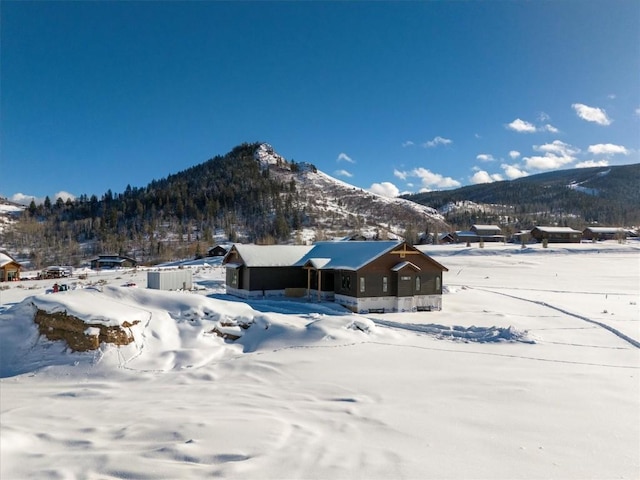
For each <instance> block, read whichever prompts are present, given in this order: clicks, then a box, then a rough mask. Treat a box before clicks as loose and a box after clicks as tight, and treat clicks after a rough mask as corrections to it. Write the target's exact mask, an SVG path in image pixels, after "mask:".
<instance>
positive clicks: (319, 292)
mask: <svg viewBox="0 0 640 480" xmlns="http://www.w3.org/2000/svg"><path fill="white" fill-rule="evenodd" d="M247 247H248V248H247ZM223 263H224V264H226V265H227V292H228V293H231V294H233V295H239V296H245V297H246V296H255V295H256V294H257V295H260V296H270V295H282V296H301V295H302V296H304V295H306V296H307V297H308V298H316V299H318V300H320V299H323V300H328V301H335V302H336V303H339V304H341V305H344V306H345V307H347V308H349V309H350V310H352V311H354V312H359V313H367V312H397V311H400V312H406V311H416V310H440V309H441V308H442V273H443V272H445V271H447V268H446V267H444V266H442V265H441V264H439V263H438V262H436V261H435V260H434V259H432V258H431V257H429V256H428V255H426V254H425V253H423V252H421V251H420V250H418V249H417V248H415V247H413V246H411V245H409V244H407V243H405V242H398V241H379V242H362V241H360V242H359V241H351V242H318V243H316V244H315V245H313V246H306V247H299V246H255V245H234V246H233V247H232V248H231V250H230V251H229V253H228V254H227V256H226V257H225V259H224V260H223Z"/></svg>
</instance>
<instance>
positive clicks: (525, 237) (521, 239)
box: [511, 230, 531, 243]
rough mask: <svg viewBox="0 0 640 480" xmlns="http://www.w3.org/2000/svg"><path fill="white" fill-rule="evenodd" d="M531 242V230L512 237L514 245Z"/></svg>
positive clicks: (522, 231)
mask: <svg viewBox="0 0 640 480" xmlns="http://www.w3.org/2000/svg"><path fill="white" fill-rule="evenodd" d="M530 240H531V230H520V231H519V232H516V233H514V234H513V235H511V241H512V242H513V243H529V241H530Z"/></svg>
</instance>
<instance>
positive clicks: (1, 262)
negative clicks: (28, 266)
mask: <svg viewBox="0 0 640 480" xmlns="http://www.w3.org/2000/svg"><path fill="white" fill-rule="evenodd" d="M20 270H22V265H20V264H19V263H18V262H16V261H15V260H14V259H13V257H12V256H11V255H9V254H8V253H7V252H4V251H3V252H0V282H11V281H17V280H20Z"/></svg>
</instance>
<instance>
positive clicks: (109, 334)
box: [34, 309, 140, 352]
mask: <svg viewBox="0 0 640 480" xmlns="http://www.w3.org/2000/svg"><path fill="white" fill-rule="evenodd" d="M34 321H35V323H36V324H37V325H38V329H39V331H40V334H41V335H44V336H45V337H47V338H48V339H49V340H64V341H65V342H67V345H69V348H70V349H71V350H73V351H77V352H84V351H87V350H96V349H97V348H98V347H99V346H100V343H102V342H105V343H112V344H114V345H128V344H129V343H131V342H133V340H134V338H133V333H132V332H131V327H132V326H134V325H136V324H138V323H140V321H139V320H136V321H134V322H133V323H129V322H124V323H122V324H121V325H116V326H107V325H101V324H98V323H86V322H84V321H83V320H81V319H79V318H77V317H74V316H73V315H67V312H56V313H48V312H45V311H43V310H39V309H38V310H36V315H35V319H34Z"/></svg>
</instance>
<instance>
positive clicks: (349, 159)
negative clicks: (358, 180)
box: [336, 153, 356, 163]
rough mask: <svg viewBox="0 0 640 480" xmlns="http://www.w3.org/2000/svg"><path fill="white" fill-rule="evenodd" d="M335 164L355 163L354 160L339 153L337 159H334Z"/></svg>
mask: <svg viewBox="0 0 640 480" xmlns="http://www.w3.org/2000/svg"><path fill="white" fill-rule="evenodd" d="M336 161H337V162H341V161H344V162H348V163H356V162H355V160H353V159H352V158H351V157H350V156H349V155H347V154H346V153H340V155H338V158H337V159H336Z"/></svg>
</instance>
